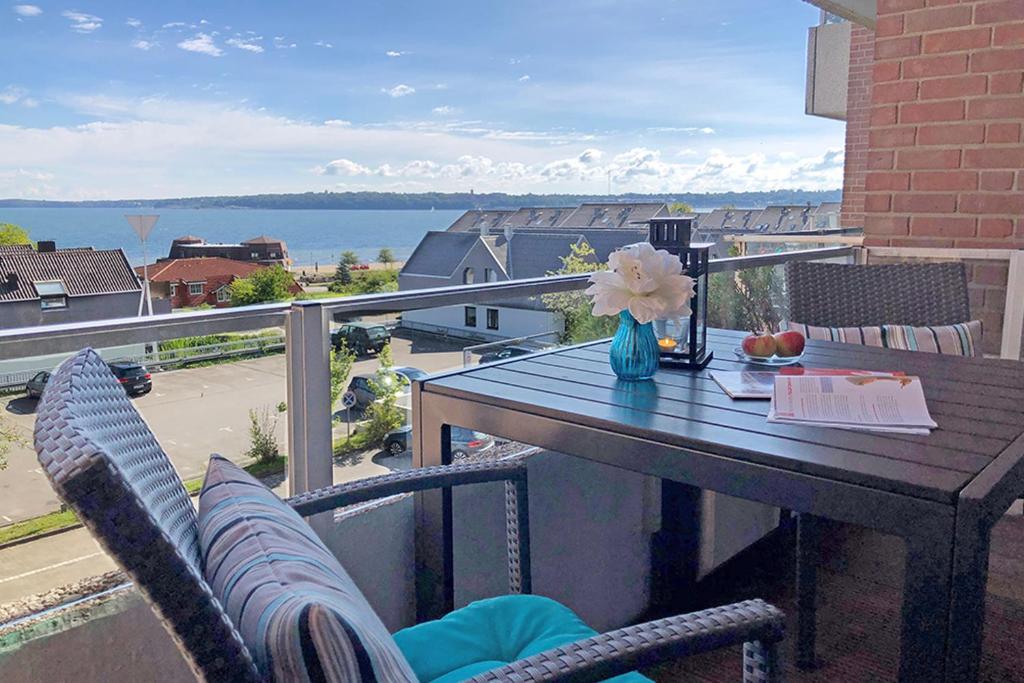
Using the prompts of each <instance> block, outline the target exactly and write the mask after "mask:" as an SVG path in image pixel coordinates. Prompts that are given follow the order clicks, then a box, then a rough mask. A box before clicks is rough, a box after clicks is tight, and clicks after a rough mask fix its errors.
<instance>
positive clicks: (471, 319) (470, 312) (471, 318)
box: [466, 306, 476, 327]
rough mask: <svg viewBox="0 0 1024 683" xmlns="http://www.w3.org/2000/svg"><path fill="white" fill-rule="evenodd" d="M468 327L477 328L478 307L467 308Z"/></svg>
mask: <svg viewBox="0 0 1024 683" xmlns="http://www.w3.org/2000/svg"><path fill="white" fill-rule="evenodd" d="M466 327H476V306H466Z"/></svg>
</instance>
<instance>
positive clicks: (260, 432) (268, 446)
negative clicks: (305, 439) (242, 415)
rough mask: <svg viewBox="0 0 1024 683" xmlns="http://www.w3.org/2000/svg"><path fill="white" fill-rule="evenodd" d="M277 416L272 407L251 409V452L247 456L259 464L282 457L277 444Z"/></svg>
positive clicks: (247, 452)
mask: <svg viewBox="0 0 1024 683" xmlns="http://www.w3.org/2000/svg"><path fill="white" fill-rule="evenodd" d="M276 430H277V416H276V415H274V414H273V413H271V412H270V406H263V407H261V408H260V409H258V410H257V409H253V408H250V409H249V450H248V451H246V453H245V454H246V455H248V456H249V457H250V458H253V459H254V460H256V461H257V462H270V461H273V460H274V459H276V458H278V457H279V456H280V455H281V447H280V445H279V444H278V443H277V431H276Z"/></svg>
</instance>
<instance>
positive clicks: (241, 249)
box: [159, 235, 291, 268]
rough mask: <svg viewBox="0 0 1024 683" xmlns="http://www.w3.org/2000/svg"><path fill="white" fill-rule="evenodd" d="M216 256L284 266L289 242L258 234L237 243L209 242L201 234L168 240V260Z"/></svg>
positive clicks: (265, 264)
mask: <svg viewBox="0 0 1024 683" xmlns="http://www.w3.org/2000/svg"><path fill="white" fill-rule="evenodd" d="M203 257H218V258H224V259H231V260H232V261H247V262H250V263H258V264H260V265H264V266H273V265H279V266H283V267H285V268H287V267H288V266H289V265H291V260H290V259H289V258H288V245H287V244H285V242H284V240H279V239H276V238H273V237H267V236H266V235H261V236H259V237H253V238H252V239H250V240H246V241H244V242H242V243H240V244H211V243H209V242H207V241H206V240H204V239H203V238H202V237H196V236H195V235H185V236H183V237H178V238H176V239H175V240H173V241H172V242H171V249H170V251H169V252H168V254H167V258H166V259H159V260H160V261H167V260H173V259H189V258H203Z"/></svg>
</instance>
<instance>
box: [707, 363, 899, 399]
mask: <svg viewBox="0 0 1024 683" xmlns="http://www.w3.org/2000/svg"><path fill="white" fill-rule="evenodd" d="M779 375H801V376H813V375H865V376H867V375H890V376H901V375H903V373H902V372H873V371H870V370H836V369H833V368H804V367H784V368H780V369H779V371H778V372H775V371H769V370H728V371H727V370H712V371H711V379H713V380H715V382H716V383H717V384H718V386H720V387H721V388H722V391H724V392H725V393H726V394H728V395H729V397H730V398H751V399H764V400H765V401H767V400H769V399H770V398H771V397H772V394H774V393H775V378H776V377H778V376H779Z"/></svg>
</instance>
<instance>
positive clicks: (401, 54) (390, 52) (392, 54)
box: [384, 50, 409, 57]
mask: <svg viewBox="0 0 1024 683" xmlns="http://www.w3.org/2000/svg"><path fill="white" fill-rule="evenodd" d="M384 54H385V55H387V56H388V57H404V56H405V55H407V54H409V53H408V52H407V51H405V50H388V51H387V52H385V53H384Z"/></svg>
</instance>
